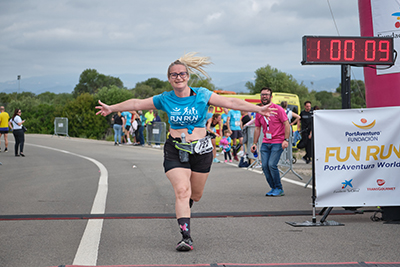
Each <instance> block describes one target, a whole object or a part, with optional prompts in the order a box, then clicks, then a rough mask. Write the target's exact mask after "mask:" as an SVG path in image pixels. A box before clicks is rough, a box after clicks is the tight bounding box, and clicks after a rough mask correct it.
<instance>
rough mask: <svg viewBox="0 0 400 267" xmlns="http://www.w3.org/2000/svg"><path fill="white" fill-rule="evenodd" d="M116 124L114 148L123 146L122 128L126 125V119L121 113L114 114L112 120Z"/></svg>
mask: <svg viewBox="0 0 400 267" xmlns="http://www.w3.org/2000/svg"><path fill="white" fill-rule="evenodd" d="M111 121H112V122H114V125H113V129H114V146H119V145H120V144H121V136H122V127H123V125H124V124H125V118H124V117H123V116H122V115H121V112H118V113H116V114H114V116H113V117H112V119H111Z"/></svg>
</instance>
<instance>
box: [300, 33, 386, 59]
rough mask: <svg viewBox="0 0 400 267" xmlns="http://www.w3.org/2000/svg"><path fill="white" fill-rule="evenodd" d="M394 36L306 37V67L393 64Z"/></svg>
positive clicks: (304, 49)
mask: <svg viewBox="0 0 400 267" xmlns="http://www.w3.org/2000/svg"><path fill="white" fill-rule="evenodd" d="M393 50H394V48H393V38H392V37H390V38H389V37H340V36H335V37H333V36H303V61H302V62H301V64H303V65H311V64H327V65H331V64H334V65H336V64H339V65H393V64H394V51H393Z"/></svg>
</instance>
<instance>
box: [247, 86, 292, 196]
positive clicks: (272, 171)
mask: <svg viewBox="0 0 400 267" xmlns="http://www.w3.org/2000/svg"><path fill="white" fill-rule="evenodd" d="M260 97H261V103H262V104H263V105H271V106H272V107H274V108H276V109H277V114H276V115H274V116H271V117H270V120H267V118H265V117H264V116H262V115H260V114H257V115H256V120H255V125H256V128H255V130H254V144H253V146H252V147H251V152H252V153H254V152H255V150H256V149H257V142H258V138H259V137H260V133H261V127H262V132H263V139H262V145H261V149H260V152H261V165H262V170H263V173H264V175H265V178H266V179H267V182H268V184H269V186H270V188H271V190H270V191H269V192H268V193H267V194H266V196H274V197H276V196H284V191H283V187H282V183H281V177H280V174H279V169H278V162H279V159H280V157H281V154H282V152H283V150H284V149H285V148H287V147H288V146H289V135H290V126H289V122H288V118H287V116H286V113H285V111H284V110H283V108H282V107H281V106H278V105H276V104H274V103H272V89H270V88H268V87H264V88H262V89H261V94H260Z"/></svg>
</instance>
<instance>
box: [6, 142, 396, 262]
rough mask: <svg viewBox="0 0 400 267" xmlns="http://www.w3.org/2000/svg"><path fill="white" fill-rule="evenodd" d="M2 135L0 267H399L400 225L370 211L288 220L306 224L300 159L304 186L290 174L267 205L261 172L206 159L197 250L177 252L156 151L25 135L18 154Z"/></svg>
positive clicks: (306, 169)
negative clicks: (351, 265) (344, 266)
mask: <svg viewBox="0 0 400 267" xmlns="http://www.w3.org/2000/svg"><path fill="white" fill-rule="evenodd" d="M9 139H10V144H9V152H8V153H3V152H2V153H0V162H2V165H1V166H0V266H6V267H13V266H34V267H35V266H38V267H41V266H60V265H76V266H77V265H86V266H90V265H91V266H95V265H97V266H102V265H108V266H109V265H125V266H126V265H193V264H221V263H234V264H270V263H304V264H308V263H339V262H400V256H399V248H400V238H399V237H400V225H399V224H387V223H384V222H382V221H380V222H373V221H372V220H371V219H370V217H371V215H373V213H372V212H370V210H374V207H371V209H368V208H364V209H363V210H366V211H365V212H363V213H360V214H343V211H344V210H343V209H342V208H335V209H334V211H333V213H332V214H331V215H329V217H328V220H333V221H335V222H339V223H342V224H344V226H320V227H293V226H291V225H289V224H287V223H286V222H299V223H301V222H304V221H311V219H312V216H311V211H312V206H311V201H312V200H311V193H312V191H311V189H310V188H305V187H304V183H305V182H307V181H308V180H309V178H310V175H311V170H310V165H306V164H304V163H303V162H298V163H296V164H295V165H294V167H295V170H296V171H297V172H298V173H299V174H301V175H302V177H303V178H304V180H303V181H301V180H300V179H299V178H297V177H296V176H295V175H293V173H291V172H289V173H288V174H287V175H285V179H283V185H284V190H285V194H286V195H285V196H284V197H275V198H273V197H265V193H266V192H267V191H269V188H268V186H267V184H266V181H265V178H264V176H263V175H262V174H260V169H256V171H249V170H246V169H240V168H237V167H236V166H235V165H234V164H225V163H219V164H213V166H212V171H211V173H210V176H209V179H208V181H207V184H206V188H205V192H204V195H203V198H202V200H201V201H200V202H199V203H195V204H194V206H193V208H192V216H193V217H195V218H193V219H192V223H191V224H192V230H191V231H192V237H193V239H194V250H193V251H190V252H187V253H182V252H177V251H175V245H176V243H177V242H178V241H179V240H180V233H179V229H178V224H177V222H176V219H175V218H174V212H175V211H174V202H175V199H174V193H173V189H172V186H171V185H170V183H169V181H168V179H167V178H166V176H165V174H164V172H163V168H162V160H163V155H162V150H160V149H155V148H150V147H133V146H119V147H116V146H113V143H112V142H106V141H96V140H87V139H78V138H65V137H52V136H49V135H34V134H28V135H27V136H26V144H25V149H24V152H25V154H26V157H25V158H22V157H14V143H13V137H12V134H10V135H9ZM2 148H3V149H4V143H3V140H2ZM220 159H222V157H221V156H220ZM319 219H320V216H318V220H319Z"/></svg>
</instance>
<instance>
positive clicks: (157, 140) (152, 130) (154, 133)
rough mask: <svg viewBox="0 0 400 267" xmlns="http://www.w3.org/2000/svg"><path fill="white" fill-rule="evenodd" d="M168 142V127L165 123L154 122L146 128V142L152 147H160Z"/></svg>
mask: <svg viewBox="0 0 400 267" xmlns="http://www.w3.org/2000/svg"><path fill="white" fill-rule="evenodd" d="M166 140H167V127H166V124H165V122H153V123H152V124H151V125H149V124H148V125H147V126H146V142H147V143H148V144H149V145H151V144H152V143H154V144H155V145H160V144H163V143H165V141H166Z"/></svg>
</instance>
